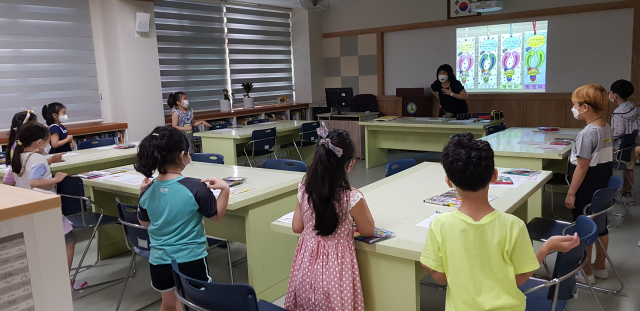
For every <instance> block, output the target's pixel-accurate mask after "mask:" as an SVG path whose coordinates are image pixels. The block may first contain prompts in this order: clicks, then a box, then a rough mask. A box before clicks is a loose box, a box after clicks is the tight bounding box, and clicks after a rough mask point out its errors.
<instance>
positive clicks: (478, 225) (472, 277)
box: [420, 133, 580, 311]
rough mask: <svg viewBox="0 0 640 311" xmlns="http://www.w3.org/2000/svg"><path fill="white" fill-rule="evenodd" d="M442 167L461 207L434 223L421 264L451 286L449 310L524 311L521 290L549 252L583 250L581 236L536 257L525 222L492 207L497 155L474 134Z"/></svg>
mask: <svg viewBox="0 0 640 311" xmlns="http://www.w3.org/2000/svg"><path fill="white" fill-rule="evenodd" d="M442 165H443V166H444V170H445V172H446V174H447V176H446V177H445V181H446V183H447V184H448V185H449V186H450V187H455V188H456V190H457V191H458V195H459V196H460V198H461V199H462V205H461V206H460V208H459V209H458V210H456V211H453V212H451V213H446V214H442V215H440V216H438V217H436V218H435V219H434V220H433V221H432V222H431V226H430V228H429V233H428V235H427V240H426V242H425V245H424V251H423V252H422V256H421V258H420V262H421V263H422V266H423V267H424V268H425V269H426V270H427V271H428V272H429V273H430V274H431V276H432V277H433V279H434V280H436V282H438V283H440V284H443V285H444V284H447V285H448V286H447V299H446V310H447V311H451V310H465V311H467V310H525V308H526V297H525V295H524V294H522V292H521V291H520V290H519V289H518V286H520V285H522V284H524V283H525V282H526V281H527V280H528V279H529V277H531V276H532V275H533V272H534V271H535V270H537V269H538V268H539V267H540V262H541V261H542V260H543V259H544V257H545V256H546V255H547V254H548V253H549V252H550V251H552V250H556V251H560V252H567V251H569V250H570V249H572V248H574V247H576V246H578V245H579V244H580V239H579V238H578V235H577V234H575V235H573V236H555V237H552V238H550V239H549V240H548V241H547V242H545V243H544V244H543V245H542V247H541V248H540V249H539V250H538V252H534V251H533V247H532V246H531V241H530V239H529V234H528V232H527V227H526V226H525V224H524V222H523V221H522V220H520V219H519V218H517V217H515V216H513V215H510V214H505V213H502V212H499V211H497V210H495V209H493V207H491V205H490V204H489V200H488V192H489V184H490V183H491V182H492V181H495V180H496V179H497V177H498V171H497V170H496V169H495V167H494V161H493V150H492V149H491V146H490V145H489V143H487V142H485V141H479V140H475V139H474V138H473V135H472V134H470V133H464V134H461V135H460V136H458V137H456V138H453V139H452V140H451V141H450V142H449V144H447V146H446V147H445V148H444V150H443V155H442Z"/></svg>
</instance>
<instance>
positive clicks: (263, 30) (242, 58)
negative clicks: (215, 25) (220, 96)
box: [226, 5, 293, 105]
mask: <svg viewBox="0 0 640 311" xmlns="http://www.w3.org/2000/svg"><path fill="white" fill-rule="evenodd" d="M226 21H227V23H226V25H227V38H228V48H229V68H230V71H231V77H230V78H231V88H232V90H233V92H234V93H235V94H236V98H237V100H236V102H235V103H236V104H239V103H241V102H242V99H241V98H242V93H243V90H242V87H241V83H246V82H252V83H253V87H254V88H253V92H252V93H251V97H253V98H254V101H255V104H256V105H260V104H268V103H274V102H275V100H276V97H278V96H287V98H288V99H290V100H293V73H292V72H293V70H292V69H293V68H292V56H291V54H292V53H291V13H289V12H282V11H275V10H265V9H259V8H252V7H241V6H232V5H226Z"/></svg>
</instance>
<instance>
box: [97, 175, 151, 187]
mask: <svg viewBox="0 0 640 311" xmlns="http://www.w3.org/2000/svg"><path fill="white" fill-rule="evenodd" d="M144 178H145V177H144V176H141V175H133V174H127V173H121V174H113V175H107V176H104V177H100V178H96V179H97V180H104V181H112V182H117V183H121V184H126V185H132V186H139V185H141V184H142V182H143V181H144Z"/></svg>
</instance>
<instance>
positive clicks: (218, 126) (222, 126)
mask: <svg viewBox="0 0 640 311" xmlns="http://www.w3.org/2000/svg"><path fill="white" fill-rule="evenodd" d="M230 125H231V124H229V123H220V124H214V125H212V126H211V127H209V131H215V130H221V129H226V128H228V127H229V126H230Z"/></svg>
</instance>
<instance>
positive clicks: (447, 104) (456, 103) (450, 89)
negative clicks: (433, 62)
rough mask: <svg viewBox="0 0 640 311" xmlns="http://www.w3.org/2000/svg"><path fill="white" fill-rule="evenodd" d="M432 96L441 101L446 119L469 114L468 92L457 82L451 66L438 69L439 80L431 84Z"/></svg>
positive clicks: (441, 107) (445, 65)
mask: <svg viewBox="0 0 640 311" xmlns="http://www.w3.org/2000/svg"><path fill="white" fill-rule="evenodd" d="M431 94H433V96H435V97H437V98H438V99H439V100H440V109H442V110H444V117H445V118H451V117H455V116H456V115H458V114H463V113H468V112H469V106H467V101H466V99H467V98H469V96H468V95H467V91H465V90H464V86H462V83H460V81H458V80H456V75H455V74H454V73H453V68H451V66H450V65H447V64H444V65H442V66H440V67H438V74H437V79H436V81H434V82H433V84H431Z"/></svg>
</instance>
